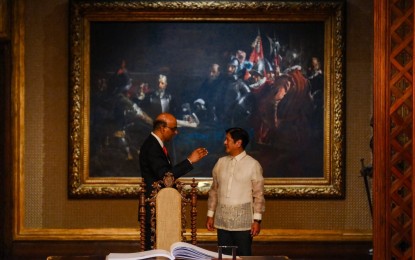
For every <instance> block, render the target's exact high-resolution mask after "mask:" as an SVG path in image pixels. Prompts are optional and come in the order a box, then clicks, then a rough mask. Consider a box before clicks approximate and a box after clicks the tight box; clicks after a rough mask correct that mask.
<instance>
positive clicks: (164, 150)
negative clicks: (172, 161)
mask: <svg viewBox="0 0 415 260" xmlns="http://www.w3.org/2000/svg"><path fill="white" fill-rule="evenodd" d="M163 152H164V154H165V155H166V156H167V157H168V156H169V153H168V152H167V148H166V146H163Z"/></svg>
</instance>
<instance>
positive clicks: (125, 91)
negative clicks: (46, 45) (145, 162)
mask: <svg viewBox="0 0 415 260" xmlns="http://www.w3.org/2000/svg"><path fill="white" fill-rule="evenodd" d="M91 2H92V3H95V2H94V1H75V4H74V5H73V8H74V9H72V17H73V18H72V19H73V21H76V20H75V18H83V19H84V22H82V23H78V22H74V24H73V25H72V26H73V30H72V31H75V32H79V33H81V32H82V33H83V35H84V37H81V38H80V39H81V40H80V42H81V45H79V47H77V48H75V47H73V48H72V54H71V55H72V62H73V65H74V66H73V67H72V68H73V69H72V73H73V74H77V73H79V76H80V77H79V78H80V79H82V81H80V84H79V86H80V87H81V88H80V93H81V94H78V93H79V92H77V93H76V94H74V95H73V97H74V98H75V99H76V100H78V99H77V98H78V97H81V100H83V102H82V103H77V102H75V101H76V100H75V99H74V102H73V105H72V106H73V109H72V111H77V110H76V109H75V108H77V105H79V107H80V110H81V112H80V115H81V118H82V119H84V120H81V121H80V126H81V127H80V128H76V127H74V126H77V124H74V120H73V119H75V117H74V114H72V115H71V117H72V121H71V124H72V125H71V128H72V129H81V132H80V137H82V140H83V141H82V142H81V143H82V145H83V146H82V145H81V143H78V142H77V141H75V142H72V143H71V145H72V148H74V147H75V148H76V147H77V146H78V145H81V146H82V147H81V148H80V149H79V150H77V149H75V151H76V152H80V153H82V154H83V155H84V156H83V157H82V158H83V161H82V162H83V163H81V166H82V167H80V168H77V170H78V169H80V170H81V171H79V172H78V171H76V172H74V171H73V170H72V172H70V187H71V189H70V193H71V192H72V195H74V193H77V192H78V191H79V188H81V190H82V188H85V185H92V186H90V189H87V190H88V192H87V193H89V192H92V195H93V197H95V196H96V195H99V193H100V192H103V193H106V192H105V190H110V192H109V193H110V195H113V194H114V193H118V190H116V191H115V192H114V190H112V189H114V188H113V187H107V186H106V185H108V184H111V183H112V184H116V185H117V184H121V185H124V184H125V183H129V184H134V183H138V182H139V181H138V182H137V180H140V177H141V174H140V167H139V163H138V156H139V153H140V146H141V144H142V142H143V141H144V139H145V138H146V137H147V136H148V135H149V134H150V132H151V130H152V122H153V120H154V119H155V117H156V116H157V115H158V114H159V113H161V112H169V113H172V114H173V115H175V116H176V118H177V119H178V126H179V127H178V132H179V134H178V135H177V136H176V137H175V138H174V139H173V140H172V141H171V142H170V143H169V144H168V148H169V151H170V156H171V158H172V160H173V162H178V161H180V160H183V159H184V158H186V156H188V155H189V154H190V153H191V151H193V149H194V148H196V147H200V146H201V147H205V148H207V149H208V151H209V155H208V156H207V157H206V158H204V159H203V160H201V161H200V162H199V163H197V164H195V169H194V170H193V171H191V172H190V173H189V174H187V175H186V176H185V177H186V178H197V179H199V180H201V181H202V182H205V181H207V182H209V179H210V177H211V170H212V168H213V166H214V164H215V162H216V160H217V159H218V158H219V157H221V156H223V155H225V152H224V145H223V141H224V137H225V130H226V129H227V128H229V127H242V128H244V129H245V130H247V131H248V133H249V134H250V143H249V145H248V147H247V149H246V150H247V152H248V153H249V154H251V155H252V156H253V157H254V158H256V159H257V160H258V161H259V162H260V163H261V165H262V167H263V170H264V177H265V178H266V185H267V186H268V189H267V191H266V192H267V194H268V195H270V196H279V195H280V194H281V192H282V193H287V190H288V193H289V195H290V196H294V197H296V196H298V194H297V191H298V189H297V190H296V191H294V192H292V187H293V186H294V185H296V186H298V185H300V186H301V187H302V188H304V187H305V188H310V187H313V188H312V190H313V189H314V191H315V190H317V191H319V189H322V190H323V192H322V193H323V194H325V195H327V193H330V195H332V192H331V191H330V189H331V187H333V183H334V184H335V185H336V187H335V190H336V192H335V193H336V195H335V196H334V197H341V195H339V194H341V193H342V192H341V190H342V188H341V186H342V174H341V172H342V169H341V164H342V158H343V157H342V156H341V155H340V157H335V158H333V156H332V155H330V153H332V152H333V151H337V150H338V151H340V152H341V149H342V142H341V141H337V140H334V139H333V137H332V136H333V133H334V134H342V126H341V125H342V124H343V122H342V120H340V121H335V120H333V116H338V117H340V119H341V117H342V110H341V108H342V107H341V105H342V104H341V103H342V96H341V95H342V93H339V94H335V93H334V92H333V90H336V89H340V90H341V91H342V82H341V81H336V80H335V79H334V77H335V76H336V75H337V76H339V75H340V76H341V75H342V71H341V70H342V60H341V59H342V55H343V54H342V50H341V46H342V41H341V39H340V43H338V44H339V45H338V46H333V45H332V42H333V40H336V37H333V34H334V36H337V34H339V36H341V30H342V28H341V27H340V28H337V27H336V26H338V25H336V23H335V22H334V19H333V18H336V15H337V14H336V12H334V13H333V12H332V11H330V12H328V11H327V10H324V8H327V6H325V5H323V6H319V7H322V8H323V12H322V13H323V14H324V15H323V16H321V14H320V13H318V12H317V13H318V14H319V15H317V16H316V15H312V14H307V15H306V16H305V18H304V17H300V16H298V17H297V16H296V8H298V7H301V5H296V4H294V5H288V7H286V6H278V5H276V4H272V5H271V6H272V7H274V8H276V9H275V12H277V13H280V12H281V11H282V10H280V8H282V9H284V8H288V9H289V10H290V11H291V14H290V15H289V16H287V15H285V16H286V17H285V18H284V16H280V17H279V19H277V18H275V17H278V16H274V15H273V13H272V12H271V13H270V14H268V15H265V18H266V19H251V18H246V17H245V16H244V15H241V17H240V18H238V19H236V20H235V21H229V19H228V16H229V14H228V12H227V10H225V9H226V8H225V9H224V10H222V12H223V13H222V14H221V15H220V16H221V17H222V18H221V19H216V17H215V19H213V18H212V16H211V15H208V16H207V18H206V16H205V11H204V10H205V9H206V10H208V9H209V8H210V5H211V3H203V2H198V3H193V5H192V4H191V3H190V6H188V5H186V6H184V7H180V8H184V9H185V10H186V11H187V12H189V13H188V14H187V15H184V17H182V16H180V15H177V14H176V12H177V9H178V7H177V5H174V4H172V5H171V6H168V7H167V11H169V12H171V13H170V14H171V16H169V18H165V16H164V13H163V12H160V11H155V12H154V13H153V12H149V11H147V9H148V7H151V6H152V4H151V3H146V2H139V4H141V5H142V6H141V5H138V7H137V5H132V6H130V3H126V2H114V3H107V4H104V6H102V5H97V6H95V7H94V5H93V4H92V5H91V4H90V3H91ZM86 3H89V4H86ZM116 3H118V5H117V4H116ZM274 5H275V6H274ZM120 6H121V7H123V8H121V9H119V8H115V7H120ZM192 6H198V7H199V9H198V10H192ZM223 6H224V7H226V6H227V5H226V4H224V5H223ZM333 6H335V7H337V4H334V5H333ZM333 6H330V5H329V7H330V8H332V7H333ZM142 7H147V9H145V10H142V9H141V8H142ZM200 7H201V9H202V11H200ZM228 7H229V6H228ZM77 8H79V9H77ZM114 8H115V9H114ZM180 8H179V9H180ZM236 8H237V11H239V12H243V11H245V10H246V9H248V10H250V11H252V12H253V13H255V12H258V10H257V9H256V8H255V7H252V6H249V5H248V6H242V7H241V6H239V7H236ZM330 8H329V9H330ZM107 9H109V10H117V11H118V10H121V11H119V12H115V13H116V14H120V16H118V15H113V16H110V18H108V17H107V16H104V15H103V14H101V12H102V11H103V10H104V11H105V10H107ZM150 9H151V8H150ZM170 9H171V10H170ZM187 9H189V10H187ZM180 10H181V9H180ZM270 10H272V9H270ZM330 10H331V9H330ZM335 10H336V9H335ZM137 11H140V12H142V14H144V17H145V18H140V16H139V15H138V16H137V15H136V12H137ZM126 14H127V15H126ZM190 14H195V15H196V16H197V15H200V16H202V17H203V19H200V18H198V19H194V18H189V17H191V15H190ZM202 14H203V15H202ZM147 16H149V17H150V18H149V17H147ZM175 16H178V17H179V19H172V18H171V17H175ZM188 16H189V17H188ZM237 16H238V15H237ZM302 16H304V14H302ZM292 17H295V19H293V18H292ZM328 21H329V22H328ZM75 25H78V26H79V25H81V29H82V30H81V29H79V27H76V26H75ZM333 28H334V29H335V30H334V31H333ZM77 35H78V34H74V33H73V32H72V37H73V38H76V37H77ZM73 40H74V39H73ZM75 41H76V42H77V40H75ZM339 48H340V49H339ZM336 50H337V51H339V53H337V54H336V53H334V54H335V55H334V56H336V55H339V56H338V58H340V63H339V64H337V63H336V61H333V60H332V59H331V57H333V52H334V51H336ZM78 51H80V52H78ZM79 53H82V54H79ZM78 58H80V60H81V62H80V67H81V68H82V69H80V70H78V67H77V66H75V65H76V64H75V62H78ZM74 68H75V69H74ZM333 68H335V70H333ZM72 79H73V80H74V81H76V80H77V79H78V77H74V78H72ZM74 86H77V87H78V85H77V84H76V82H73V83H72V88H73V89H76V88H74ZM74 105H75V106H74ZM335 106H337V107H339V108H340V111H339V112H335V111H334V107H335ZM336 113H337V114H336ZM75 114H76V113H75ZM75 121H76V120H75ZM76 122H77V121H76ZM336 124H340V125H339V126H336ZM338 131H340V132H338ZM73 139H74V138H73V136H72V138H71V140H73ZM82 148H83V149H82ZM72 159H73V161H77V160H78V157H76V158H75V157H73V158H72ZM333 162H334V165H333ZM339 165H340V166H339ZM72 169H73V168H72ZM333 170H334V171H333ZM78 179H79V180H80V181H81V182H84V183H83V184H78V183H75V182H74V180H78ZM84 184H85V185H84ZM94 185H96V186H94ZM203 185H204V186H208V183H204V184H203ZM290 185H292V186H290ZM316 185H317V186H316ZM319 185H320V186H319ZM82 186H84V187H82ZM94 187H95V188H98V190H99V192H97V191H96V189H95V188H94ZM117 189H118V188H117ZM119 189H123V188H119ZM130 189H131V187H130ZM294 189H296V188H294ZM135 191H136V189H135V188H134V189H132V191H131V192H133V193H135ZM84 193H85V192H81V195H82V194H84ZM121 193H123V192H121ZM127 193H128V192H127ZM299 193H300V194H301V195H304V190H300V191H299ZM305 193H307V192H305ZM84 195H85V194H84ZM89 195H91V194H89ZM81 197H82V196H81ZM86 197H89V196H86ZM98 197H99V196H98ZM305 197H307V196H305Z"/></svg>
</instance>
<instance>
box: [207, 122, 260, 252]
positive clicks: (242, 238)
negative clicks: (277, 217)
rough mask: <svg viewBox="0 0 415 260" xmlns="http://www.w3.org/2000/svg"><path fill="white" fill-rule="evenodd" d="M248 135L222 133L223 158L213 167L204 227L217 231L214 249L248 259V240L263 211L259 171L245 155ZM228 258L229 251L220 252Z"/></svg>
mask: <svg viewBox="0 0 415 260" xmlns="http://www.w3.org/2000/svg"><path fill="white" fill-rule="evenodd" d="M248 143H249V134H248V133H247V132H246V131H245V130H244V129H242V128H230V129H228V130H226V138H225V141H224V145H225V149H226V153H227V154H228V155H227V156H224V157H221V158H219V160H218V162H217V163H216V164H215V166H214V168H213V171H212V177H213V182H212V186H211V188H210V190H209V198H208V212H207V220H206V227H207V229H208V230H209V231H213V230H214V229H215V228H216V229H217V235H218V246H236V247H237V255H239V256H249V255H252V249H251V247H252V238H253V237H254V236H257V235H258V234H259V232H260V230H261V221H262V214H263V213H264V211H265V198H264V178H263V176H262V167H261V165H260V164H259V162H258V161H257V160H255V159H254V158H253V157H251V156H250V155H248V154H247V153H246V151H245V148H246V146H247V145H248ZM222 252H223V253H224V254H229V255H230V254H232V251H231V248H226V247H225V248H223V249H222Z"/></svg>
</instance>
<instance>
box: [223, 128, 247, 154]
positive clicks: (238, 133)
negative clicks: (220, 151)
mask: <svg viewBox="0 0 415 260" xmlns="http://www.w3.org/2000/svg"><path fill="white" fill-rule="evenodd" d="M225 132H226V133H227V134H230V135H231V137H232V139H233V141H234V142H236V141H238V140H241V141H242V148H244V149H245V147H246V146H247V145H248V143H249V134H248V132H247V131H245V130H244V129H242V128H239V127H232V128H229V129H227V130H226V131H225Z"/></svg>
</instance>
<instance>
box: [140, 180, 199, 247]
mask: <svg viewBox="0 0 415 260" xmlns="http://www.w3.org/2000/svg"><path fill="white" fill-rule="evenodd" d="M190 187H191V188H190V190H189V189H187V190H186V189H184V188H185V185H184V184H183V183H182V182H180V181H178V180H174V177H173V174H172V173H166V175H165V176H164V178H163V180H160V181H157V182H154V183H153V190H152V193H151V195H150V197H149V198H146V197H145V184H144V183H143V184H141V189H140V195H139V196H140V199H139V215H140V249H141V251H144V250H145V229H146V225H145V215H146V204H148V205H149V208H150V211H151V221H150V223H151V225H150V226H151V242H152V247H153V249H165V250H170V245H171V244H173V243H174V242H178V241H183V242H190V243H192V244H194V245H195V244H196V242H197V239H196V231H197V229H196V217H197V209H196V205H197V191H198V190H197V182H195V179H193V180H192V183H191V184H190ZM188 208H189V212H188V211H187V209H188ZM189 213H190V241H187V240H188V239H187V238H186V223H187V216H188V215H189Z"/></svg>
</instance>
